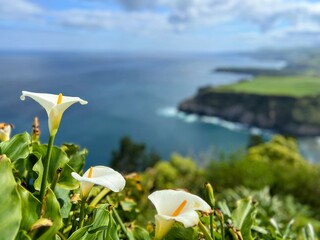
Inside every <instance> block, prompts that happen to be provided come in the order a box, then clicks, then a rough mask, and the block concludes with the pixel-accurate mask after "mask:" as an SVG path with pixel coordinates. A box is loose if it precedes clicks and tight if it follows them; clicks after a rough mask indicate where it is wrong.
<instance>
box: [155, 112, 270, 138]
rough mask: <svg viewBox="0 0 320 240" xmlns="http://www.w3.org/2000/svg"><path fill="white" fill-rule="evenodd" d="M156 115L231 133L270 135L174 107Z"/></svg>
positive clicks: (267, 131) (266, 131)
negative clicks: (221, 128)
mask: <svg viewBox="0 0 320 240" xmlns="http://www.w3.org/2000/svg"><path fill="white" fill-rule="evenodd" d="M157 114H158V115H160V116H164V117H175V118H179V119H181V120H183V121H185V122H187V123H194V122H203V123H207V124H213V125H217V126H221V127H224V128H226V129H229V130H231V131H248V132H250V133H251V134H257V135H261V134H268V135H269V134H272V131H270V130H265V129H261V128H257V127H248V126H247V125H245V124H242V123H235V122H230V121H226V120H223V119H221V118H218V117H213V116H199V115H196V114H186V113H184V112H181V111H178V110H177V109H176V108H174V107H165V108H161V109H159V110H157Z"/></svg>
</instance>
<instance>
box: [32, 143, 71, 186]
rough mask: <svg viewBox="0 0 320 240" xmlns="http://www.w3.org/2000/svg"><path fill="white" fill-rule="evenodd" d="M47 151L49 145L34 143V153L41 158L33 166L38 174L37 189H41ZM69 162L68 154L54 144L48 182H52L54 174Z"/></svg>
mask: <svg viewBox="0 0 320 240" xmlns="http://www.w3.org/2000/svg"><path fill="white" fill-rule="evenodd" d="M46 153H47V145H38V144H33V154H34V155H36V156H38V158H39V160H38V161H37V163H36V164H35V165H34V166H33V170H34V171H35V172H36V173H37V174H38V177H37V178H36V180H35V182H34V187H35V189H37V190H39V189H40V186H41V180H42V174H43V161H47V160H46ZM68 162H69V158H68V156H67V154H66V153H65V152H64V151H63V150H61V149H60V148H58V147H56V146H53V147H52V153H51V159H50V166H49V174H48V179H47V181H48V184H51V183H52V181H53V179H54V176H55V174H56V172H57V169H58V168H62V169H63V168H64V167H65V165H66V164H67V163H68Z"/></svg>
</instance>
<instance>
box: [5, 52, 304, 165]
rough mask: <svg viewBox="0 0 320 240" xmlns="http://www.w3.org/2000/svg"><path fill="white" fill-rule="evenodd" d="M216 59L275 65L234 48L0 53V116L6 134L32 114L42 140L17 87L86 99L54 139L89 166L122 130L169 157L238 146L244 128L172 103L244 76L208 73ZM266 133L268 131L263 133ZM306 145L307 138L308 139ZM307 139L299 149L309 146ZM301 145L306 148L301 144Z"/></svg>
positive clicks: (104, 159)
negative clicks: (75, 148) (72, 146)
mask: <svg viewBox="0 0 320 240" xmlns="http://www.w3.org/2000/svg"><path fill="white" fill-rule="evenodd" d="M219 66H251V67H252V66H265V67H277V66H279V62H262V61H261V60H260V61H259V60H256V59H251V58H249V57H246V56H245V55H240V54H209V53H208V54H171V55H170V54H136V53H110V52H104V53H72V52H68V53H50V52H41V53H39V52H38V53H37V52H9V53H8V52H3V53H0V84H1V88H0V94H1V99H2V100H1V101H0V109H1V112H0V122H8V123H13V124H14V125H15V129H14V131H13V134H16V133H21V132H23V131H28V132H31V128H32V127H31V126H32V123H33V118H34V116H38V117H39V119H40V125H41V131H42V135H41V141H42V142H46V141H47V138H48V129H47V116H46V113H45V111H44V109H41V107H40V106H39V105H38V104H37V103H36V102H34V101H32V100H31V99H26V101H24V102H23V101H20V99H19V97H20V95H21V91H22V90H27V91H34V92H48V93H55V94H58V93H60V92H61V93H63V94H64V95H68V96H79V97H81V98H82V99H85V100H87V101H88V102H89V103H88V104H87V105H84V106H81V105H80V104H77V105H74V106H72V107H71V108H69V109H68V110H67V111H66V112H65V114H64V116H63V119H62V122H61V125H60V129H59V132H58V134H57V137H56V144H57V145H58V144H61V143H63V142H73V143H76V144H79V145H81V147H83V148H87V149H88V150H89V155H88V157H87V162H88V163H87V164H88V165H97V164H104V165H105V164H108V163H109V161H110V157H111V151H112V150H113V149H116V148H117V147H118V144H119V140H120V139H121V138H122V137H123V136H130V137H131V138H132V139H133V140H134V141H137V142H143V143H145V144H146V145H147V147H148V149H154V150H156V151H157V152H159V153H160V155H161V157H162V159H168V158H169V157H170V155H171V154H172V153H173V152H178V153H181V154H183V155H192V156H201V155H206V154H209V155H210V154H211V153H212V152H215V153H219V152H221V151H223V152H225V153H227V154H229V153H232V152H234V151H236V150H239V149H243V148H244V147H245V146H246V145H247V143H248V136H249V134H250V131H258V130H257V129H251V130H247V129H244V128H243V126H241V125H237V124H231V123H228V122H224V121H221V120H219V119H214V118H201V119H199V118H198V117H196V116H185V115H184V114H182V113H179V112H177V111H176V110H175V108H176V106H177V105H178V103H179V102H180V101H182V100H184V99H185V98H188V97H190V96H192V95H194V94H195V93H196V90H197V88H199V87H201V86H205V85H220V84H227V83H231V82H235V81H238V80H240V79H241V78H244V77H248V76H245V75H239V74H227V73H215V72H213V71H212V70H213V69H214V68H215V67H219ZM265 134H268V133H265ZM309 145H310V144H309ZM309 145H308V144H305V145H304V146H305V148H306V149H308V146H309ZM306 146H307V147H306Z"/></svg>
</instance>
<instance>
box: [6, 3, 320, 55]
mask: <svg viewBox="0 0 320 240" xmlns="http://www.w3.org/2000/svg"><path fill="white" fill-rule="evenodd" d="M297 46H299V47H300V46H306V47H314V46H320V0H0V50H50V51H55V50H57V51H77V50H80V51H101V50H103V51H124V52H125V51H138V52H159V51H160V52H172V51H177V52H226V51H248V50H255V49H261V48H292V47H297Z"/></svg>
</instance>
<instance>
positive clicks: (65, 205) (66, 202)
mask: <svg viewBox="0 0 320 240" xmlns="http://www.w3.org/2000/svg"><path fill="white" fill-rule="evenodd" d="M54 193H55V194H56V197H57V199H58V201H59V203H60V206H61V209H60V211H61V216H62V218H68V217H69V213H70V210H71V207H72V203H71V200H70V195H69V194H70V191H69V190H66V189H63V188H60V187H59V186H56V188H55V189H54Z"/></svg>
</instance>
